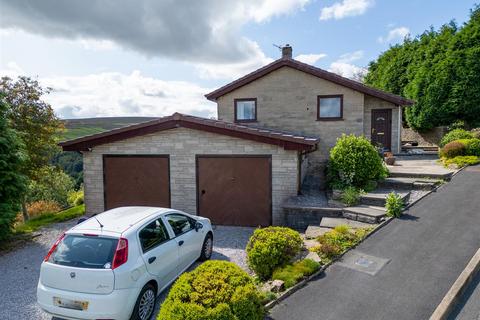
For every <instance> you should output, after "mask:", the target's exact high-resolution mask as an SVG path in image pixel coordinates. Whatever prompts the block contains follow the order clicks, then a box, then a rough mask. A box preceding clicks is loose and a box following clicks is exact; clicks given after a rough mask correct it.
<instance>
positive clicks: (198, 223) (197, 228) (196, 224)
mask: <svg viewBox="0 0 480 320" xmlns="http://www.w3.org/2000/svg"><path fill="white" fill-rule="evenodd" d="M202 228H203V224H201V223H200V222H198V221H197V222H195V231H197V232H198V230H200V229H202Z"/></svg>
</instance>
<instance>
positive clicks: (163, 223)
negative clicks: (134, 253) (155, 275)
mask: <svg viewBox="0 0 480 320" xmlns="http://www.w3.org/2000/svg"><path fill="white" fill-rule="evenodd" d="M157 220H159V221H160V223H161V225H162V226H163V228H164V229H165V232H166V234H167V237H168V238H167V239H165V240H164V241H162V242H158V243H156V244H155V245H154V246H152V247H150V248H148V249H146V250H145V249H144V248H143V246H142V241H141V240H140V233H141V232H142V230H143V229H145V228H146V227H147V226H148V225H150V224H151V223H153V222H155V221H157ZM137 238H138V244H139V245H140V249H141V250H142V253H143V254H145V253H147V252H149V251H151V250H153V249H155V248H157V247H158V246H160V245H162V244H164V243H166V242H168V241H170V240H172V239H173V238H172V237H171V235H170V232H169V230H168V228H167V226H166V225H165V222H164V221H163V219H162V217H161V216H160V217H156V218H155V219H153V220H151V221H149V222H147V223H146V224H145V225H143V226H142V227H141V228H139V229H138V232H137Z"/></svg>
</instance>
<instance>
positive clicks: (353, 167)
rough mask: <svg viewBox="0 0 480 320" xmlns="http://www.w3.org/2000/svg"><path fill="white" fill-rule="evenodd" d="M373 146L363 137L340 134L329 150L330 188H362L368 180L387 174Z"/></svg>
mask: <svg viewBox="0 0 480 320" xmlns="http://www.w3.org/2000/svg"><path fill="white" fill-rule="evenodd" d="M387 172H388V171H387V169H386V167H385V166H384V164H383V161H382V158H381V157H380V155H379V154H378V152H377V150H376V149H375V147H374V146H373V145H372V144H371V143H370V141H368V140H367V139H366V138H365V137H363V136H360V137H357V136H355V135H353V134H351V135H345V134H344V135H342V137H340V138H338V139H337V143H336V145H335V146H334V147H333V148H332V149H331V150H330V161H329V165H328V180H329V184H330V186H331V187H332V188H339V189H344V188H345V187H348V186H355V187H357V188H364V187H365V186H366V185H367V184H368V183H369V181H371V180H378V179H381V178H384V177H386V176H387Z"/></svg>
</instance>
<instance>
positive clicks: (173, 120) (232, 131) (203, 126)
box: [59, 113, 319, 151]
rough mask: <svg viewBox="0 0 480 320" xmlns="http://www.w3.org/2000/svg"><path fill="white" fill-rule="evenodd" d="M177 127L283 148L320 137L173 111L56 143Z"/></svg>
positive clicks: (87, 144)
mask: <svg viewBox="0 0 480 320" xmlns="http://www.w3.org/2000/svg"><path fill="white" fill-rule="evenodd" d="M178 127H184V128H190V129H195V130H201V131H207V132H212V133H217V134H223V135H227V136H231V137H236V138H241V139H246V140H252V141H257V142H263V143H268V144H273V145H277V146H280V147H283V148H284V149H285V150H314V149H315V148H316V145H317V143H318V141H319V139H318V138H312V137H306V136H299V135H294V134H290V133H285V132H280V131H273V130H269V129H262V128H255V127H247V126H243V125H238V124H234V123H230V122H225V121H219V120H213V119H206V118H200V117H195V116H190V115H184V114H180V113H174V114H173V115H171V116H168V117H162V118H158V119H155V120H151V121H147V122H142V123H139V124H134V125H131V126H127V127H122V128H118V129H113V130H110V131H106V132H101V133H98V134H93V135H89V136H85V137H81V138H77V139H74V140H69V141H64V142H60V143H59V146H61V147H62V148H63V150H64V151H88V150H89V149H90V148H92V147H94V146H97V145H101V144H106V143H111V142H115V141H120V140H124V139H128V138H132V137H136V136H142V135H146V134H150V133H154V132H158V131H163V130H168V129H173V128H178Z"/></svg>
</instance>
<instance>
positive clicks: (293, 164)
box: [83, 128, 298, 225]
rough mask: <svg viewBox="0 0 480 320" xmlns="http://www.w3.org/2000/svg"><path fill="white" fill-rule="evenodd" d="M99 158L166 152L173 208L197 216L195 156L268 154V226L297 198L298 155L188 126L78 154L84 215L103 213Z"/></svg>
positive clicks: (280, 216) (271, 146)
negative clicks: (270, 220)
mask: <svg viewBox="0 0 480 320" xmlns="http://www.w3.org/2000/svg"><path fill="white" fill-rule="evenodd" d="M104 154H162V155H163V154H169V155H170V189H171V191H170V192H171V206H172V208H175V209H178V210H183V211H185V212H188V213H191V214H196V212H197V208H196V205H197V202H196V196H197V191H196V163H195V155H197V154H225V155H237V154H238V155H271V157H272V222H273V224H274V225H280V224H283V222H284V215H283V210H282V208H281V205H282V203H283V202H284V201H285V200H286V199H287V198H288V197H290V196H295V195H297V178H298V167H297V166H298V153H297V151H293V150H284V149H283V148H281V147H278V146H274V145H270V144H264V143H259V142H254V141H250V140H244V139H239V138H234V137H229V136H224V135H218V134H213V133H209V132H204V131H198V130H192V129H187V128H176V129H170V130H166V131H160V132H157V133H153V134H148V135H144V136H139V137H134V138H130V139H126V140H122V141H117V142H113V143H109V144H104V145H99V146H96V147H94V148H93V149H92V151H90V152H84V153H83V159H84V181H85V203H86V207H87V213H89V214H91V213H99V212H102V211H104V198H103V157H102V156H103V155H104Z"/></svg>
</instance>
